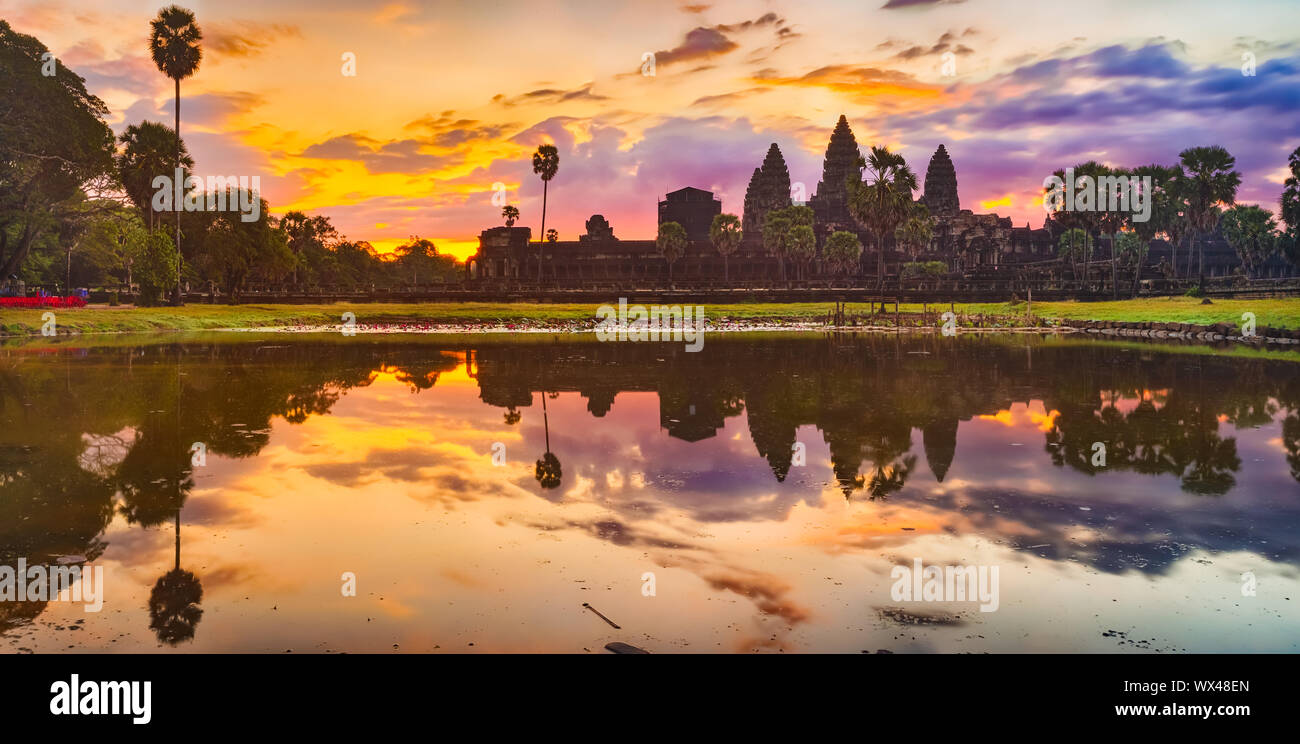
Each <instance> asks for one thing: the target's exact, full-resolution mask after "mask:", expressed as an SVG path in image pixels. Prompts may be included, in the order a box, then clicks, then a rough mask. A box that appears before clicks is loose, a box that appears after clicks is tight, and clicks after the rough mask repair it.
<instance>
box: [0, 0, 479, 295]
mask: <svg viewBox="0 0 1300 744" xmlns="http://www.w3.org/2000/svg"><path fill="white" fill-rule="evenodd" d="M150 29H151V34H150V37H149V44H148V45H149V51H150V55H151V57H152V58H153V60H154V62H155V63H156V64H157V66H158V69H159V71H161V72H162V73H163V74H165V75H166V76H167V77H168V78H170V79H172V80H174V81H175V85H176V99H175V100H176V118H175V125H174V126H173V127H168V126H167V125H166V124H164V123H161V122H154V121H142V122H140V123H138V124H132V125H130V126H128V127H126V129H125V130H124V131H123V132H122V133H121V135H120V136H114V134H113V132H112V130H111V129H110V128H109V127H108V125H107V124H106V123H105V120H106V118H107V116H108V115H109V109H108V107H107V106H106V105H105V104H104V102H103V101H101V100H100V99H99V98H97V97H96V96H94V95H93V94H91V93H90V92H88V91H87V90H86V87H85V81H84V79H83V78H81V77H80V76H78V75H77V74H76V73H75V72H73V71H72V70H70V69H69V68H67V67H66V66H65V65H64V64H63V63H62V62H61V61H59V60H58V59H56V58H55V57H54V56H53V54H52V53H51V52H50V51H49V49H48V48H47V47H46V46H45V45H44V44H42V43H41V42H40V41H39V40H38V39H36V38H35V37H33V36H29V35H26V34H22V33H19V32H17V31H15V30H14V29H13V28H12V27H11V26H10V25H9V24H8V23H7V22H5V21H3V20H0V293H8V294H14V293H17V292H18V291H20V289H22V288H24V287H25V286H26V285H39V286H47V287H58V288H60V289H63V290H67V289H70V288H71V287H96V286H112V285H119V286H124V287H126V288H127V291H128V292H132V293H135V294H136V299H137V302H139V303H140V304H145V305H156V304H161V303H164V302H178V301H179V299H180V296H181V295H180V292H181V290H182V288H183V287H189V289H190V291H215V292H216V293H218V294H220V295H221V296H223V297H225V298H226V299H229V300H237V299H238V298H239V295H240V293H241V292H244V291H246V290H247V289H248V288H249V287H251V286H253V285H261V286H270V287H274V288H277V289H282V290H290V289H293V290H299V291H302V290H310V289H312V288H317V287H330V288H350V289H368V290H370V289H377V288H397V287H412V286H414V287H418V286H421V285H428V284H431V283H441V282H445V281H448V280H452V279H454V278H455V277H457V276H459V269H458V267H457V265H456V261H455V259H454V258H453V257H451V256H447V255H443V254H440V253H438V250H437V248H436V246H435V245H434V244H433V242H431V241H429V240H427V239H424V238H420V237H418V236H413V237H412V238H411V239H410V240H409V241H407V242H406V243H405V244H404V245H402V246H400V247H399V248H398V249H397V250H396V251H395V252H393V253H391V254H381V253H379V252H378V251H377V250H376V249H375V248H374V247H373V246H372V245H370V244H369V243H368V242H366V241H356V240H349V239H348V238H346V237H345V236H343V235H341V234H339V232H338V230H337V229H335V228H334V226H333V225H331V224H330V220H329V218H328V217H326V216H323V215H307V214H304V213H303V212H299V211H290V212H287V213H285V214H284V215H283V216H282V217H279V218H276V217H273V216H271V215H270V205H269V204H267V202H266V200H265V199H264V198H262V196H261V194H260V193H257V191H256V189H255V188H250V187H249V186H247V185H245V183H244V182H240V183H239V184H238V185H236V184H232V183H226V184H224V185H218V187H217V188H218V189H219V190H220V192H221V193H219V194H214V193H207V194H196V190H194V191H191V192H190V193H188V194H186V196H187V198H186V201H187V202H189V201H191V199H190V198H188V197H195V196H197V197H198V198H194V199H193V201H194V205H195V206H197V207H198V208H195V209H192V210H189V211H187V210H186V209H182V208H181V206H182V205H180V204H175V205H173V204H171V203H170V200H161V201H160V199H159V198H158V197H159V188H158V187H156V183H158V182H157V181H156V180H155V179H158V178H159V177H165V178H167V179H172V178H173V177H174V174H176V173H177V172H179V173H180V174H181V178H182V182H183V183H185V184H187V185H188V184H190V182H189V179H190V178H191V177H192V176H193V175H194V174H193V169H194V160H193V158H192V157H191V155H190V154H189V151H188V148H187V147H186V145H185V142H184V140H183V139H182V138H181V137H180V135H179V126H180V81H181V80H182V79H184V78H186V77H189V76H190V75H192V74H193V73H194V71H195V70H196V69H197V68H198V65H199V63H200V61H201V58H202V53H201V52H202V50H201V46H200V41H201V39H202V33H201V31H200V30H199V28H198V25H197V23H196V21H195V18H194V14H193V13H192V12H191V11H188V10H186V9H184V8H179V7H177V6H169V7H167V8H164V9H162V10H161V11H160V12H159V14H158V16H157V18H155V19H154V20H153V21H152V22H151V24H150ZM209 185H211V183H210V184H209ZM162 188H167V187H166V186H164V187H162ZM218 196H219V197H221V200H220V203H222V204H225V205H227V206H228V205H232V204H233V205H238V204H240V203H241V202H242V203H245V204H254V205H256V207H255V208H254V209H251V210H248V211H246V212H239V211H234V210H232V209H229V208H227V209H215V208H213V204H214V203H217V202H218V200H217V199H216V198H214V197H218ZM163 202H165V206H164V204H163ZM249 217H254V219H249ZM169 223H170V224H169Z"/></svg>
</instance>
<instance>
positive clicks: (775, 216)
mask: <svg viewBox="0 0 1300 744" xmlns="http://www.w3.org/2000/svg"><path fill="white" fill-rule="evenodd" d="M791 227H792V224H791V222H790V215H789V214H788V213H787V212H786V210H784V209H773V210H771V211H770V212H768V213H767V216H766V217H764V218H763V247H764V248H766V249H767V251H768V253H771V254H772V255H773V256H776V260H777V261H779V262H780V263H781V281H782V282H785V254H786V249H787V244H788V242H789V240H790V228H791Z"/></svg>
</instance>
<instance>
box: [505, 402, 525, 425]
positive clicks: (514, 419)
mask: <svg viewBox="0 0 1300 744" xmlns="http://www.w3.org/2000/svg"><path fill="white" fill-rule="evenodd" d="M521 418H523V417H522V416H520V414H519V409H517V408H515V407H514V406H510V410H508V411H506V413H505V420H506V426H514V425H515V424H517V423H519V419H521Z"/></svg>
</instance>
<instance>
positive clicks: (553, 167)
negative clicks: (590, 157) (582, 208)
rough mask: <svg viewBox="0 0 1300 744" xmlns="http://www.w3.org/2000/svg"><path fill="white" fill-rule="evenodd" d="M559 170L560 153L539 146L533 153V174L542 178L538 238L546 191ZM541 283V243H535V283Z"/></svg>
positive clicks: (544, 216) (548, 147) (543, 229)
mask: <svg viewBox="0 0 1300 744" xmlns="http://www.w3.org/2000/svg"><path fill="white" fill-rule="evenodd" d="M559 170H560V151H559V150H557V149H555V145H539V146H538V148H537V152H535V153H533V173H536V174H537V175H539V176H541V177H542V230H541V232H540V233H538V236H539V237H540V236H542V235H545V234H546V189H547V186H549V185H550V183H551V179H552V178H555V174H556V172H557V171H559ZM541 281H542V241H541V240H538V241H537V282H538V283H539V284H540V283H541Z"/></svg>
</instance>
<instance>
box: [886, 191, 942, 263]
mask: <svg viewBox="0 0 1300 744" xmlns="http://www.w3.org/2000/svg"><path fill="white" fill-rule="evenodd" d="M933 237H934V220H933V219H931V218H930V210H929V208H927V207H926V206H925V205H924V204H921V203H920V202H915V203H913V204H912V210H911V212H910V213H909V214H908V216H907V221H906V222H904V223H903V224H901V225H899V226H898V227H897V228H896V229H895V230H894V240H895V241H897V242H898V244H899V245H901V246H904V247H906V248H907V254H908V256H909V257H910V258H911V259H912V260H916V257H917V255H918V254H920V253H921V252H922V251H924V250H925V248H926V247H927V246H929V245H930V240H931V238H933Z"/></svg>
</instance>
